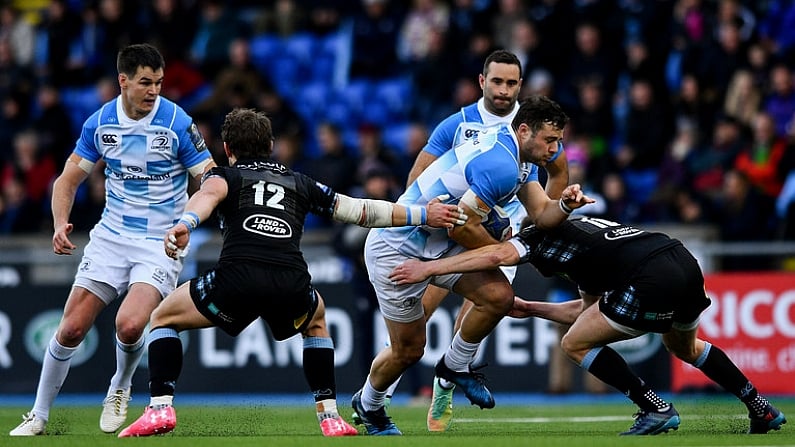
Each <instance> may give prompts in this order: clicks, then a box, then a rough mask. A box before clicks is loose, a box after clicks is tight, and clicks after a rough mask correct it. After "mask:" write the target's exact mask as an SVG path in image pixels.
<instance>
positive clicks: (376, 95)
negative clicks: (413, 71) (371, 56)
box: [373, 77, 412, 120]
mask: <svg viewBox="0 0 795 447" xmlns="http://www.w3.org/2000/svg"><path fill="white" fill-rule="evenodd" d="M411 90H412V88H411V79H410V78H408V77H399V78H393V79H386V80H383V81H379V82H377V83H376V84H375V89H374V92H373V99H374V100H375V101H378V102H381V103H384V104H385V105H386V107H387V109H388V110H389V119H390V120H393V119H405V118H406V116H407V115H408V111H409V107H410V102H411Z"/></svg>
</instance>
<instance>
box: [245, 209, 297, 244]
mask: <svg viewBox="0 0 795 447" xmlns="http://www.w3.org/2000/svg"><path fill="white" fill-rule="evenodd" d="M243 228H245V230H246V231H250V232H252V233H256V234H260V235H262V236H268V237H274V238H279V239H282V238H289V237H292V236H293V229H292V228H291V227H290V225H289V224H288V223H287V222H285V221H284V220H282V219H279V218H278V217H273V216H268V215H265V214H254V215H251V216H249V217H248V218H246V220H245V221H244V222H243Z"/></svg>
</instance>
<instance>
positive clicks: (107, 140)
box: [100, 133, 119, 146]
mask: <svg viewBox="0 0 795 447" xmlns="http://www.w3.org/2000/svg"><path fill="white" fill-rule="evenodd" d="M100 139H101V140H102V145H103V146H118V145H119V136H118V135H116V134H112V133H103V134H102V136H101V137H100Z"/></svg>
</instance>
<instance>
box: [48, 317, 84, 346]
mask: <svg viewBox="0 0 795 447" xmlns="http://www.w3.org/2000/svg"><path fill="white" fill-rule="evenodd" d="M88 330H89V328H87V327H83V326H81V325H79V324H72V323H69V322H62V323H61V325H60V326H59V327H58V335H57V337H56V338H57V340H58V343H60V344H61V345H62V346H77V345H79V344H80V343H81V342H82V341H83V339H84V338H85V337H86V334H87V333H88Z"/></svg>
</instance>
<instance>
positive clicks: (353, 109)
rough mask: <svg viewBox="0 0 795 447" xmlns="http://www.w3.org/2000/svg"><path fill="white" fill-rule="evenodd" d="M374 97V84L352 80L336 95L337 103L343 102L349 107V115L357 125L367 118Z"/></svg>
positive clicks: (363, 80)
mask: <svg viewBox="0 0 795 447" xmlns="http://www.w3.org/2000/svg"><path fill="white" fill-rule="evenodd" d="M372 96H373V82H372V81H370V80H369V79H355V80H351V81H350V82H349V83H348V85H346V86H345V87H343V88H341V89H337V90H335V94H334V98H335V101H338V102H343V103H345V105H346V106H347V107H348V114H349V116H350V119H351V120H353V121H355V123H354V124H355V125H358V124H359V122H361V121H362V120H363V119H365V118H366V116H367V113H368V112H369V110H368V106H369V103H370V102H371V101H372Z"/></svg>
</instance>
